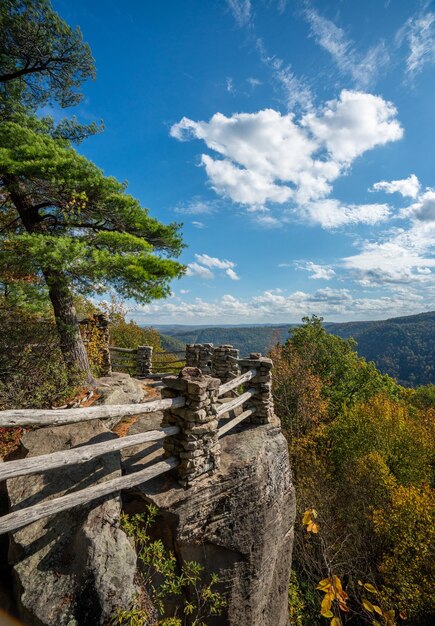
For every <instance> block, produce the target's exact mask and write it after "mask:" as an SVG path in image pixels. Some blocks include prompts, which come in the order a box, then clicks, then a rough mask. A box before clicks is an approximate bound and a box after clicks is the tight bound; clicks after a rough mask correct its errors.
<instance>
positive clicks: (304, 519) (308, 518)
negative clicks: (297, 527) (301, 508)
mask: <svg viewBox="0 0 435 626" xmlns="http://www.w3.org/2000/svg"><path fill="white" fill-rule="evenodd" d="M310 522H311V511H310V510H309V509H308V510H307V511H305V513H304V514H303V516H302V524H304V525H305V526H306V525H307V524H309V523H310Z"/></svg>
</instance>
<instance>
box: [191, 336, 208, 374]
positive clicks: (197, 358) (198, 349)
mask: <svg viewBox="0 0 435 626" xmlns="http://www.w3.org/2000/svg"><path fill="white" fill-rule="evenodd" d="M212 360H213V344H212V343H188V344H187V345H186V365H187V366H188V367H199V369H200V370H201V372H202V373H203V374H210V373H211V366H212Z"/></svg>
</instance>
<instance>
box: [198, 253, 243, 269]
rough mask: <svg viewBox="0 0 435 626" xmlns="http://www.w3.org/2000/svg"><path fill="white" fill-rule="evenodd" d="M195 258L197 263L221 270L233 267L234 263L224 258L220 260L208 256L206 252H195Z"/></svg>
mask: <svg viewBox="0 0 435 626" xmlns="http://www.w3.org/2000/svg"><path fill="white" fill-rule="evenodd" d="M195 258H196V260H197V261H198V263H201V265H205V266H206V267H216V268H218V269H221V270H226V269H228V268H232V267H235V263H233V262H232V261H227V260H226V259H223V260H221V259H218V258H217V257H213V256H209V255H208V254H195Z"/></svg>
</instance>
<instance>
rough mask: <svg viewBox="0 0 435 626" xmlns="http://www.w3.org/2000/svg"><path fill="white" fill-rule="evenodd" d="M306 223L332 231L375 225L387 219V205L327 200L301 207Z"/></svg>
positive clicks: (388, 212) (388, 213)
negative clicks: (342, 227)
mask: <svg viewBox="0 0 435 626" xmlns="http://www.w3.org/2000/svg"><path fill="white" fill-rule="evenodd" d="M300 210H301V213H303V214H304V215H305V218H306V220H307V221H310V222H312V223H313V224H320V226H322V228H325V229H327V230H334V229H335V228H340V227H341V226H345V225H347V224H370V225H372V226H373V225H375V224H378V223H380V222H383V221H385V220H386V219H388V217H389V215H390V209H389V207H388V204H349V205H346V204H343V203H342V202H340V201H339V200H335V199H333V198H327V199H326V200H317V201H316V202H312V203H309V204H306V205H304V206H303V207H301V209H300Z"/></svg>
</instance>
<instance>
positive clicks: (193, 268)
mask: <svg viewBox="0 0 435 626" xmlns="http://www.w3.org/2000/svg"><path fill="white" fill-rule="evenodd" d="M186 276H199V277H200V278H204V279H205V280H211V279H212V278H214V274H213V272H211V271H210V270H209V269H208V268H207V267H204V266H202V265H199V264H198V263H189V264H188V266H187V270H186Z"/></svg>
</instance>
